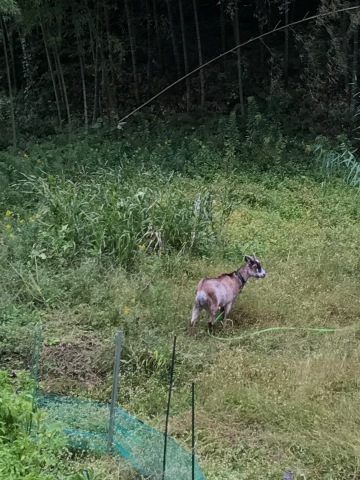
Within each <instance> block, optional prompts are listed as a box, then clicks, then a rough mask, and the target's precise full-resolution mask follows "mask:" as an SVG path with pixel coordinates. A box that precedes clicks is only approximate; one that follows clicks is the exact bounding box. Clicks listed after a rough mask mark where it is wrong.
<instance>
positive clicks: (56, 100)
mask: <svg viewBox="0 0 360 480" xmlns="http://www.w3.org/2000/svg"><path fill="white" fill-rule="evenodd" d="M40 28H41V31H42V35H43V42H44V47H45V54H46V59H47V63H48V68H49V73H50V78H51V82H52V84H53V89H54V95H55V102H56V109H57V113H58V120H59V127H60V128H61V126H62V119H61V106H60V98H59V92H58V87H57V85H56V79H55V74H54V71H53V67H52V63H51V57H50V52H49V47H48V44H47V41H46V33H45V30H44V25H43V23H42V22H40Z"/></svg>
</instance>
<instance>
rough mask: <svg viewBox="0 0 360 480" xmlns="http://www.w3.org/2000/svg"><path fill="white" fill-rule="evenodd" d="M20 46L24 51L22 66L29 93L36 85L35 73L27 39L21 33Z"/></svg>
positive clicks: (26, 88)
mask: <svg viewBox="0 0 360 480" xmlns="http://www.w3.org/2000/svg"><path fill="white" fill-rule="evenodd" d="M20 45H21V51H22V56H23V58H22V64H23V72H24V79H25V91H28V90H29V89H30V88H31V87H32V86H33V84H34V78H33V71H32V67H31V54H30V53H29V51H28V48H27V44H26V37H25V36H24V35H22V34H21V33H20Z"/></svg>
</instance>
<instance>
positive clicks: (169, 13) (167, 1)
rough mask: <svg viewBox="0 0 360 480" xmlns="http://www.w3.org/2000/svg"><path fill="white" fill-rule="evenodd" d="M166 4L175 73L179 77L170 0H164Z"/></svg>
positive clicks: (178, 61) (178, 56)
mask: <svg viewBox="0 0 360 480" xmlns="http://www.w3.org/2000/svg"><path fill="white" fill-rule="evenodd" d="M166 5H167V9H168V17H169V26H170V35H171V42H172V47H173V51H174V58H175V66H176V73H177V75H178V76H179V77H180V75H181V65H180V55H179V48H178V44H177V41H176V33H175V24H174V17H173V13H172V8H171V0H166Z"/></svg>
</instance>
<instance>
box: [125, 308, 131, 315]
mask: <svg viewBox="0 0 360 480" xmlns="http://www.w3.org/2000/svg"><path fill="white" fill-rule="evenodd" d="M130 312H131V308H130V307H128V306H126V307H125V308H124V313H125V315H129V313H130Z"/></svg>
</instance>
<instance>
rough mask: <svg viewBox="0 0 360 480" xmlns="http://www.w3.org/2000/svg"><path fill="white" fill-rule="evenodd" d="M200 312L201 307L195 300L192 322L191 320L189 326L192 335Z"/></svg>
mask: <svg viewBox="0 0 360 480" xmlns="http://www.w3.org/2000/svg"><path fill="white" fill-rule="evenodd" d="M199 313H200V307H199V305H198V304H197V303H196V302H195V303H194V307H193V309H192V315H191V322H190V328H189V333H190V335H194V329H195V324H196V322H197V319H198V317H199Z"/></svg>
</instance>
